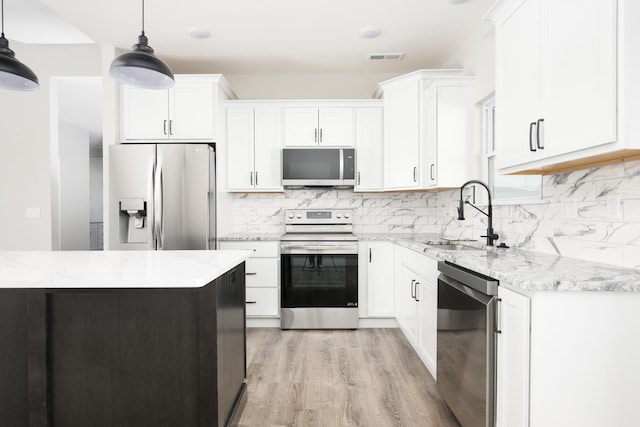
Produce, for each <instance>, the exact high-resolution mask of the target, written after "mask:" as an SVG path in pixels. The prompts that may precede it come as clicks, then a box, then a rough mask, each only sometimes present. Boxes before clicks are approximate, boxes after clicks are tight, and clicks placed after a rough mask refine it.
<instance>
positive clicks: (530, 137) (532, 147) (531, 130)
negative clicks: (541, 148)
mask: <svg viewBox="0 0 640 427" xmlns="http://www.w3.org/2000/svg"><path fill="white" fill-rule="evenodd" d="M535 125H536V122H531V123H529V150H531V151H534V152H535V151H537V150H536V147H535V146H534V145H533V127H534V126H535Z"/></svg>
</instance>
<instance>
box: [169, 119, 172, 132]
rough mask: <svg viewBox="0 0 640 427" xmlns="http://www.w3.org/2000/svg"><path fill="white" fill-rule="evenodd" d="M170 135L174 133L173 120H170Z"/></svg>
mask: <svg viewBox="0 0 640 427" xmlns="http://www.w3.org/2000/svg"><path fill="white" fill-rule="evenodd" d="M169 135H173V120H169Z"/></svg>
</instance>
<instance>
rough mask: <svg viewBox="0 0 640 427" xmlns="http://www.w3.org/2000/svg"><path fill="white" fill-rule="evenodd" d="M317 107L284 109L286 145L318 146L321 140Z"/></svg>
mask: <svg viewBox="0 0 640 427" xmlns="http://www.w3.org/2000/svg"><path fill="white" fill-rule="evenodd" d="M319 131H320V129H318V109H317V108H285V109H284V145H285V146H286V147H305V146H317V145H318V141H319Z"/></svg>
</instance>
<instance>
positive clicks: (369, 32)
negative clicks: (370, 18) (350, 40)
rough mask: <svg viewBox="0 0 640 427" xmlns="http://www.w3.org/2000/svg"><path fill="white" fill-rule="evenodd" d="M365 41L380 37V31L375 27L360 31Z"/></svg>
mask: <svg viewBox="0 0 640 427" xmlns="http://www.w3.org/2000/svg"><path fill="white" fill-rule="evenodd" d="M360 35H361V36H362V38H363V39H372V38H375V37H378V36H379V35H380V30H379V29H377V28H374V27H364V28H363V29H361V30H360Z"/></svg>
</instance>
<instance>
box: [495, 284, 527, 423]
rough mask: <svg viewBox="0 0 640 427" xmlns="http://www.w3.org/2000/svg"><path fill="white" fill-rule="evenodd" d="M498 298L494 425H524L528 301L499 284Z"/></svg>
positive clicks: (525, 417)
mask: <svg viewBox="0 0 640 427" xmlns="http://www.w3.org/2000/svg"><path fill="white" fill-rule="evenodd" d="M498 297H499V298H500V301H499V303H498V304H499V305H498V310H499V320H498V322H499V323H498V328H499V330H500V331H501V333H499V334H497V340H498V343H497V347H498V353H497V360H498V363H497V402H496V425H497V426H498V427H509V426H528V425H529V344H530V326H529V325H530V300H529V298H528V297H526V296H524V295H521V294H518V293H516V292H513V291H510V290H509V289H506V288H504V287H503V286H501V287H499V289H498Z"/></svg>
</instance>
